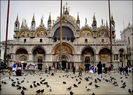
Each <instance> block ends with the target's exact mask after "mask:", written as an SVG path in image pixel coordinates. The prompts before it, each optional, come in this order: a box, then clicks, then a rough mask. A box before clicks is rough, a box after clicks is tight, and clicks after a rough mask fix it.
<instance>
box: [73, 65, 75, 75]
mask: <svg viewBox="0 0 133 95" xmlns="http://www.w3.org/2000/svg"><path fill="white" fill-rule="evenodd" d="M73 74H75V66H73Z"/></svg>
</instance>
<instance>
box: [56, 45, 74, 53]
mask: <svg viewBox="0 0 133 95" xmlns="http://www.w3.org/2000/svg"><path fill="white" fill-rule="evenodd" d="M59 51H60V44H58V45H56V47H55V48H54V54H59ZM62 53H67V54H72V53H73V51H72V48H71V47H70V46H69V45H68V44H66V43H62Z"/></svg>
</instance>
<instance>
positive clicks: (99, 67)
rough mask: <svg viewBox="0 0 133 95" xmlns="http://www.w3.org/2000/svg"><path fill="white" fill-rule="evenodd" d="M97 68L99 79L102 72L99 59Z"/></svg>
mask: <svg viewBox="0 0 133 95" xmlns="http://www.w3.org/2000/svg"><path fill="white" fill-rule="evenodd" d="M97 68H98V78H99V79H101V74H102V64H101V61H100V62H99V63H98V64H97Z"/></svg>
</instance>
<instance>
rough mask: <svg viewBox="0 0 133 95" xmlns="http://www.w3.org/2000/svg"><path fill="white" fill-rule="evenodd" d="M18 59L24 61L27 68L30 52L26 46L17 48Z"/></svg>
mask: <svg viewBox="0 0 133 95" xmlns="http://www.w3.org/2000/svg"><path fill="white" fill-rule="evenodd" d="M16 60H17V61H21V62H23V69H25V67H26V65H27V60H28V52H27V50H26V49H24V48H19V49H17V50H16Z"/></svg>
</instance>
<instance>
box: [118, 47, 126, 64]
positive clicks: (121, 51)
mask: <svg viewBox="0 0 133 95" xmlns="http://www.w3.org/2000/svg"><path fill="white" fill-rule="evenodd" d="M119 61H120V63H121V65H122V67H123V66H124V63H125V52H124V49H120V50H119Z"/></svg>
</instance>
